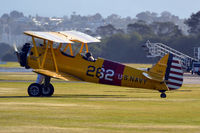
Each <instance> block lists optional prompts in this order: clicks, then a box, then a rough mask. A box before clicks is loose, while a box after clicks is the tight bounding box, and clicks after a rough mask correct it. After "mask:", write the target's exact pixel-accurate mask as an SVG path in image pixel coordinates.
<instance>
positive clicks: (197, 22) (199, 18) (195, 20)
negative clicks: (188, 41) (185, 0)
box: [185, 11, 200, 34]
mask: <svg viewBox="0 0 200 133" xmlns="http://www.w3.org/2000/svg"><path fill="white" fill-rule="evenodd" d="M185 24H186V25H188V26H189V28H190V29H189V30H188V32H189V33H191V34H199V33H200V11H198V12H197V13H195V14H192V15H191V16H190V18H189V19H187V20H185Z"/></svg>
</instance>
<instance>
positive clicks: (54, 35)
mask: <svg viewBox="0 0 200 133" xmlns="http://www.w3.org/2000/svg"><path fill="white" fill-rule="evenodd" d="M24 34H26V35H29V36H33V37H36V38H39V39H44V40H49V41H53V42H57V43H73V42H72V41H70V40H69V39H68V38H66V36H65V35H62V34H60V33H58V32H41V31H25V32H24Z"/></svg>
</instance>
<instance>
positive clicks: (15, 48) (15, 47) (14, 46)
mask: <svg viewBox="0 0 200 133" xmlns="http://www.w3.org/2000/svg"><path fill="white" fill-rule="evenodd" d="M13 48H14V50H15V52H17V53H18V49H17V46H16V43H14V44H13Z"/></svg>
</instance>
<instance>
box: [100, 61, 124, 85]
mask: <svg viewBox="0 0 200 133" xmlns="http://www.w3.org/2000/svg"><path fill="white" fill-rule="evenodd" d="M102 68H104V69H105V71H106V70H108V69H110V70H113V71H114V76H113V77H112V79H113V80H112V81H109V80H106V79H105V74H106V72H105V73H104V78H102V79H99V83H102V84H109V85H119V86H120V85H121V79H119V78H118V75H119V74H120V75H123V72H124V68H125V66H124V65H122V64H120V63H117V62H112V61H108V60H104V62H103V66H102Z"/></svg>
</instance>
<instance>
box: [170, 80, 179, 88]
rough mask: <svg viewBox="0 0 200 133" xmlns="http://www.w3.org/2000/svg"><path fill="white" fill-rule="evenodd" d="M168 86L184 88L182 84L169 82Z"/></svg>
mask: <svg viewBox="0 0 200 133" xmlns="http://www.w3.org/2000/svg"><path fill="white" fill-rule="evenodd" d="M167 84H170V85H175V86H178V87H181V86H182V84H178V83H174V82H171V81H168V82H167Z"/></svg>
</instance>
